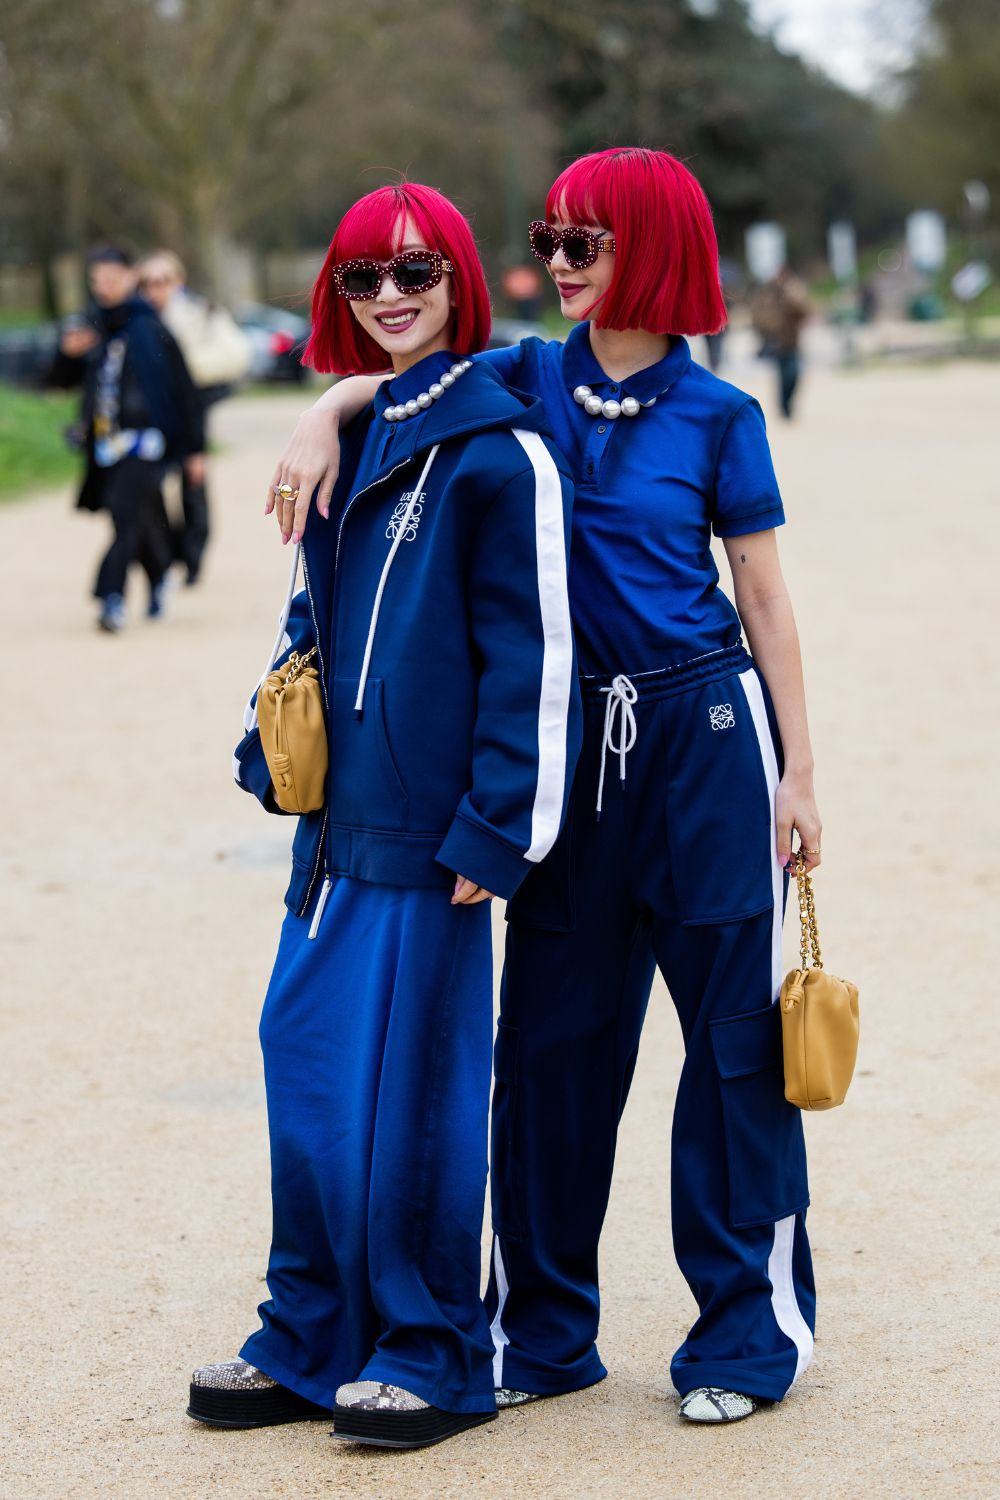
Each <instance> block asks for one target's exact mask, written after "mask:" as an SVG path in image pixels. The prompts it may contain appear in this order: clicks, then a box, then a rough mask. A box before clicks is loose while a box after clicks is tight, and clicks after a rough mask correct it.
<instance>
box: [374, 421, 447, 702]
mask: <svg viewBox="0 0 1000 1500" xmlns="http://www.w3.org/2000/svg"><path fill="white" fill-rule="evenodd" d="M440 446H441V445H440V443H435V445H434V447H433V448H432V449H431V451H430V453H429V454H428V456H427V462H426V463H425V464H424V470H423V473H422V474H421V476H420V478H419V479H418V480H417V487H416V489H415V490H414V491H413V493H412V494H411V495H410V503H409V505H408V506H407V507H406V511H405V514H404V515H403V519H402V520H401V521H400V523H399V529H398V530H397V532H396V535H395V536H394V537H393V541H392V546H391V547H390V548H389V555H388V557H387V558H386V560H385V564H384V566H383V568H382V577H381V578H380V579H379V581H378V588H377V590H376V591H375V603H374V605H373V606H372V618H371V624H370V625H369V627H368V643H367V645H366V646H365V659H364V662H363V663H362V667H361V681H360V682H359V683H358V696H357V698H355V700H354V711H355V713H360V712H361V706H362V703H363V701H364V696H365V684H366V683H367V681H368V668H369V667H370V666H371V661H372V648H373V647H374V645H375V629H376V627H377V625H378V616H379V610H380V609H381V608H382V595H383V594H384V593H385V585H386V580H387V578H388V577H389V569H390V568H391V567H392V564H393V560H394V558H395V556H396V553H397V552H398V551H399V546H400V543H401V542H402V540H403V538H404V536H405V535H406V532H407V529H408V528H409V525H410V521H411V519H412V517H413V512H414V511H415V510H416V508H417V506H418V504H419V503H420V496H421V495H422V494H423V492H424V485H425V484H426V483H427V476H428V474H429V473H430V471H431V464H432V463H433V462H434V460H435V458H437V453H438V448H439V447H440Z"/></svg>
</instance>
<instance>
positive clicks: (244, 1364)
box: [189, 184, 579, 1447]
mask: <svg viewBox="0 0 1000 1500" xmlns="http://www.w3.org/2000/svg"><path fill="white" fill-rule="evenodd" d="M313 325H314V333H313V338H312V343H311V346H310V350H309V355H310V356H311V359H312V362H313V363H314V364H315V365H316V366H317V368H320V369H325V370H330V369H334V370H337V371H338V372H341V373H350V372H354V371H359V370H371V369H377V368H381V367H383V366H384V365H385V363H386V362H387V360H388V361H389V362H391V365H392V368H393V371H394V372H395V373H394V378H393V379H392V380H391V382H388V383H386V384H384V385H382V386H380V387H379V389H378V391H377V393H376V396H375V400H374V403H373V405H371V406H370V407H368V408H367V410H366V411H365V412H364V413H363V414H362V415H361V416H360V417H359V418H358V419H357V420H356V421H355V422H354V423H353V424H352V425H351V427H350V428H349V429H348V431H347V432H346V433H345V435H344V439H343V450H342V460H341V471H340V481H339V484H338V486H337V490H336V493H335V494H334V497H333V505H334V509H335V514H336V517H337V520H336V524H335V525H334V526H325V525H324V524H323V523H322V521H320V522H319V523H318V524H315V523H314V524H312V525H311V526H310V527H309V528H308V531H307V535H306V536H305V538H304V540H303V541H302V544H301V555H302V563H303V568H304V576H305V582H306V589H305V591H304V593H302V594H300V595H299V596H298V597H297V598H296V599H295V600H294V603H293V605H292V607H291V609H290V611H288V612H287V615H286V619H287V630H286V631H285V632H283V633H284V635H285V640H284V646H285V655H286V657H287V655H289V654H290V653H291V652H292V651H298V652H300V653H302V652H304V651H307V650H309V649H311V648H312V647H313V646H315V647H316V650H317V657H318V660H319V663H320V677H321V682H322V687H323V693H324V699H325V704H326V711H327V712H326V717H327V731H328V739H329V746H330V769H329V774H328V781H327V795H326V801H325V805H324V806H323V807H322V808H321V809H320V810H319V811H318V812H315V813H309V814H306V815H304V816H302V817H301V818H300V820H299V825H298V828H297V830H296V834H295V839H294V843H293V858H292V866H293V868H292V879H291V883H290V886H289V889H288V892H287V895H286V898H285V899H286V905H287V906H288V908H289V911H288V916H287V917H286V919H285V923H284V927H283V930H282V937H281V943H280V946H279V950H278V956H277V960H276V963H275V967H274V972H273V975H272V978H271V983H270V986H269V989H268V993H267V997H266V1000H265V1003H264V1011H263V1016H262V1019H261V1043H262V1048H263V1053H264V1067H265V1079H266V1085H267V1099H268V1121H269V1130H270V1140H271V1166H272V1195H273V1205H274V1227H273V1239H272V1246H271V1254H270V1259H269V1264H268V1287H269V1290H270V1294H271V1295H270V1298H269V1300H268V1301H267V1302H265V1303H264V1304H262V1306H261V1308H260V1315H261V1320H262V1325H263V1326H262V1327H261V1329H260V1330H259V1331H258V1332H257V1333H255V1334H253V1335H252V1336H251V1337H250V1338H249V1339H248V1340H247V1342H246V1343H245V1344H244V1346H243V1349H242V1350H241V1354H240V1357H239V1358H238V1359H237V1360H233V1361H229V1362H228V1363H225V1364H222V1365H212V1366H206V1367H203V1368H202V1369H200V1370H198V1371H196V1372H195V1375H194V1377H193V1380H192V1386H191V1404H190V1407H189V1411H190V1414H191V1415H192V1416H194V1417H197V1418H198V1419H200V1420H202V1421H205V1422H209V1423H214V1424H216V1425H221V1426H229V1427H250V1426H262V1425H267V1424H270V1423H274V1422H282V1421H295V1420H302V1419H303V1418H308V1417H329V1415H330V1411H331V1409H333V1415H334V1433H335V1435H336V1436H338V1437H343V1438H350V1439H353V1440H356V1441H361V1442H371V1443H375V1444H378V1445H388V1446H396V1447H420V1446H424V1445H425V1444H427V1443H431V1442H439V1441H441V1440H442V1439H444V1438H446V1437H449V1436H451V1435H452V1434H454V1433H456V1432H459V1431H461V1430H463V1429H464V1428H466V1427H470V1426H473V1425H476V1424H477V1423H480V1422H484V1421H489V1420H491V1419H492V1418H493V1417H495V1415H496V1404H495V1400H494V1384H493V1371H492V1360H493V1343H492V1339H491V1335H490V1329H489V1320H488V1319H487V1317H486V1315H485V1312H484V1309H483V1306H482V1303H481V1301H480V1232H481V1225H482V1212H483V1198H484V1192H485V1184H486V1168H487V1114H488V1103H489V1089H490V1056H491V1040H492V959H491V942H490V915H489V910H490V909H489V898H490V897H491V896H492V895H493V894H497V895H501V896H505V897H509V896H512V895H513V894H514V892H515V891H516V890H517V888H518V886H519V885H520V884H521V881H522V880H523V879H524V877H525V876H526V875H527V874H528V873H529V871H530V870H531V869H532V868H533V867H534V866H535V865H536V864H538V862H539V861H540V860H542V859H543V858H544V856H545V855H546V854H547V853H548V851H549V849H550V848H551V847H552V845H553V844H554V842H555V840H556V838H557V835H558V833H559V829H560V826H561V824H562V820H563V816H564V812H565V806H566V801H567V797H568V789H569V784H570V780H571V777H572V770H573V765H574V762H575V757H576V751H577V748H578V738H579V723H578V720H579V705H578V700H577V698H576V687H575V676H576V674H575V663H574V658H573V645H572V635H571V628H570V619H569V603H568V596H567V587H566V558H567V547H568V535H569V525H570V496H571V487H570V483H569V481H568V478H567V476H566V471H565V468H564V466H563V462H562V460H561V458H560V457H559V455H558V454H557V452H556V451H555V450H554V449H553V447H552V445H551V443H550V442H549V440H548V439H547V437H546V436H545V435H544V427H543V422H542V417H541V404H540V403H539V402H538V401H536V400H532V399H529V398H520V397H518V396H516V395H514V394H512V393H510V392H509V391H507V389H506V388H505V387H504V386H503V384H502V383H501V382H500V380H499V378H498V377H497V376H496V375H495V373H494V372H493V371H492V370H491V369H490V368H489V367H488V366H485V365H476V366H473V365H472V364H471V363H470V362H469V361H468V360H467V359H465V358H464V357H463V356H465V355H467V354H470V353H472V352H474V351H475V350H477V349H481V348H482V347H483V345H484V344H485V342H486V338H487V336H488V332H489V303H488V297H487V292H486V286H485V279H484V276H483V272H482V267H481V265H480V262H479V259H478V256H477V254H476V250H475V245H474V242H473V239H472V234H471V230H470V229H469V226H468V224H467V222H466V221H465V219H464V218H463V217H462V216H461V214H459V212H458V211H457V209H455V208H454V207H453V205H452V204H450V203H449V202H448V200H447V199H445V198H443V197H442V196H441V195H440V194H439V193H437V192H435V191H434V190H433V189H430V188H426V187H420V186H419V185H416V184H405V185H402V186H399V187H393V188H383V189H380V190H378V191H377V192H375V193H371V194H369V195H368V196H367V197H366V198H364V199H362V200H361V201H360V202H359V203H357V204H356V205H355V206H354V208H353V209H351V210H350V211H349V213H348V214H347V215H346V216H345V218H344V220H343V221H342V223H341V224H340V226H339V228H338V230H337V233H336V234H335V236H334V239H333V242H332V244H331V246H330V251H329V254H328V256H327V260H326V263H325V265H324V267H323V270H322V272H321V274H320V276H319V278H318V280H317V283H316V287H315V290H314V302H313ZM294 576H295V570H294V568H293V579H294ZM293 586H294V585H293ZM235 775H236V779H237V781H238V783H239V784H240V786H242V787H243V788H244V789H245V790H247V791H250V792H252V793H254V794H255V795H256V796H257V797H259V798H260V800H261V801H262V802H263V804H264V805H265V807H267V808H268V809H269V810H270V811H275V810H276V808H275V805H274V802H273V797H272V792H271V780H270V773H269V771H268V768H267V764H266V762H265V760H264V756H263V752H262V748H261V743H260V736H259V732H258V730H257V728H256V721H255V714H254V711H253V706H252V704H251V708H250V711H249V715H248V719H247V733H246V735H245V737H244V739H243V741H242V742H241V744H240V745H239V747H238V748H237V751H236V761H235Z"/></svg>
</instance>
